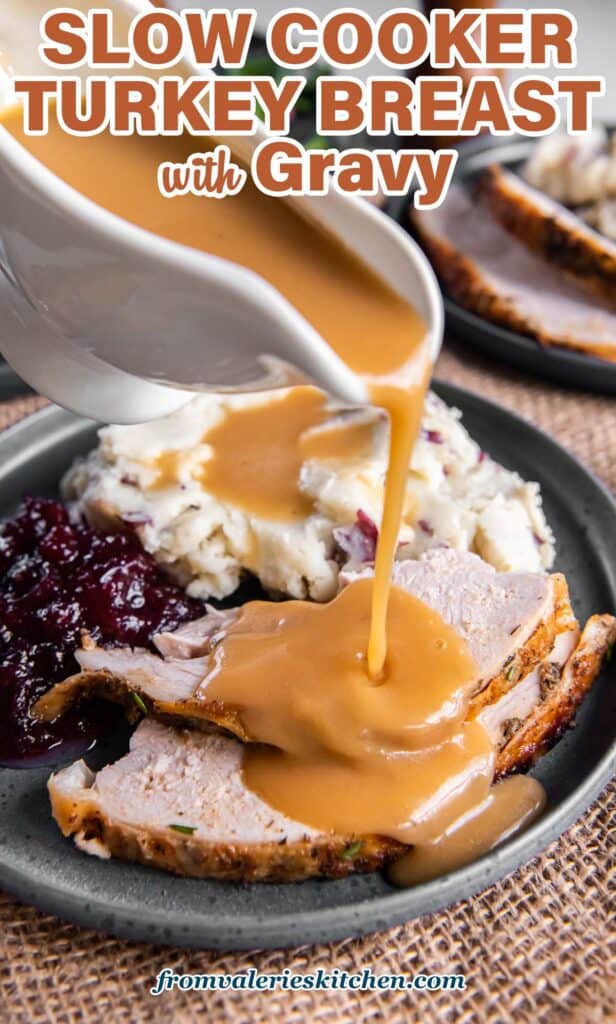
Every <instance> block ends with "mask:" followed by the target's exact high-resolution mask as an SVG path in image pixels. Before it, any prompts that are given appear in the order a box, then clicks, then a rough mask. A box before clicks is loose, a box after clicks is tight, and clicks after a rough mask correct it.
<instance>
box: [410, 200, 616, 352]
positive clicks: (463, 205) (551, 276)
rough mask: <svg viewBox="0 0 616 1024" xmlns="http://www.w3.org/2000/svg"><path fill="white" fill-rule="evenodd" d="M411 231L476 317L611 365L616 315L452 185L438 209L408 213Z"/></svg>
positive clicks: (442, 277)
mask: <svg viewBox="0 0 616 1024" xmlns="http://www.w3.org/2000/svg"><path fill="white" fill-rule="evenodd" d="M410 216H411V224H412V227H413V230H414V232H415V234H416V236H417V238H418V239H419V241H420V243H421V244H422V246H423V248H424V250H425V251H426V253H427V254H428V256H429V257H430V260H431V262H432V265H433V267H434V269H435V270H436V273H437V274H438V276H439V278H440V280H441V281H442V283H443V286H444V287H445V289H446V291H447V292H448V293H449V294H450V295H451V296H452V298H454V299H455V300H456V301H457V302H459V303H460V305H462V306H464V307H465V308H466V309H469V310H471V311H472V312H473V313H477V314H478V316H481V317H484V318H485V319H487V320H491V321H493V322H494V323H497V324H502V325H503V326H504V327H509V328H511V329H512V330H514V331H520V332H521V333H522V334H527V335H530V336H531V337H533V338H536V340H537V341H538V342H539V343H540V344H542V345H548V346H549V345H555V346H559V347H564V348H570V349H574V350H576V351H580V352H586V353H588V354H590V355H594V356H597V357H599V358H602V359H606V360H608V361H610V362H616V311H615V308H614V306H613V305H612V304H611V303H610V302H608V301H607V300H606V299H604V298H601V297H593V296H590V295H589V294H588V292H587V291H586V290H585V289H584V288H582V287H580V286H579V285H578V284H577V283H576V282H575V281H572V280H571V279H570V278H568V277H567V275H566V274H564V273H563V272H562V271H560V270H559V269H558V268H556V267H554V266H551V265H550V264H549V263H547V262H546V261H545V260H542V259H541V258H540V257H539V256H538V255H537V254H536V253H534V252H532V251H531V250H530V249H528V248H527V247H526V246H525V245H523V244H522V243H521V242H519V241H518V240H517V239H516V238H514V237H513V236H512V235H511V234H509V232H508V231H506V230H505V228H503V227H502V226H501V225H500V224H499V223H498V222H497V221H496V220H495V219H494V218H493V217H492V216H491V213H490V210H489V208H488V206H487V204H486V201H485V200H482V199H480V200H479V201H478V202H474V201H473V199H472V197H471V196H470V195H469V194H468V193H467V192H466V191H465V189H463V188H462V187H461V186H459V185H453V186H452V187H451V189H450V191H449V194H448V196H447V198H446V199H445V201H444V203H442V205H441V206H440V207H439V208H438V209H435V210H423V211H412V212H411V215H410Z"/></svg>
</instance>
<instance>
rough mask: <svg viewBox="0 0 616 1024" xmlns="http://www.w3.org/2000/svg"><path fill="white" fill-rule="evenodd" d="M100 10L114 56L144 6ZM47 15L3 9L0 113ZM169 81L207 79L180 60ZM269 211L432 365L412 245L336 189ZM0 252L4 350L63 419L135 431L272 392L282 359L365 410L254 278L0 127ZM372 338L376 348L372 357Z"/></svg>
mask: <svg viewBox="0 0 616 1024" xmlns="http://www.w3.org/2000/svg"><path fill="white" fill-rule="evenodd" d="M71 6H72V7H76V8H81V9H82V10H84V11H87V10H88V9H89V8H90V7H91V6H92V4H90V3H88V2H86V0H71ZM105 6H108V7H110V8H111V9H112V10H113V11H114V16H115V17H116V23H117V24H118V35H117V38H116V40H115V41H116V42H117V43H121V42H123V41H124V42H125V39H126V37H125V32H126V30H127V27H128V24H129V22H130V20H131V18H132V17H133V16H134V15H135V13H137V12H139V11H142V10H148V9H151V8H150V4H149V0H109V2H107V3H106V4H105ZM47 10H49V4H48V3H47V2H46V0H45V2H43V0H2V9H1V10H0V65H4V68H5V70H4V71H3V72H0V76H1V77H0V106H6V105H8V104H9V103H10V102H11V101H12V97H11V85H10V74H11V73H17V74H29V73H30V74H37V73H43V74H49V68H46V67H45V66H44V65H43V64H42V63H41V62H40V59H39V57H38V53H37V47H38V42H39V21H40V18H41V17H42V15H43V14H45V13H46V12H47ZM7 68H8V72H7V70H6V69H7ZM172 70H173V71H174V73H183V74H186V75H191V74H201V75H203V74H208V72H205V71H204V69H203V68H201V67H199V66H198V65H195V64H191V63H190V62H189V61H188V60H185V61H183V62H182V64H180V65H178V67H177V68H174V69H172ZM86 73H87V69H86ZM123 73H125V72H123ZM135 73H137V74H138V73H140V69H139V68H137V69H136V70H135ZM164 73H166V74H169V69H165V72H164ZM71 74H75V72H74V71H71ZM147 74H148V75H149V76H152V75H155V74H156V72H155V71H153V70H151V69H148V71H147ZM263 138H264V134H263V133H259V134H258V135H256V136H254V137H250V138H247V137H242V138H240V139H238V140H237V144H236V140H234V142H233V149H234V150H235V151H236V152H237V153H238V155H239V156H240V157H243V158H246V157H248V158H249V157H250V154H251V152H252V151H253V149H254V147H255V146H256V145H257V144H258V143H259V142H260V141H261V140H262V139H263ZM198 149H199V140H198V138H196V139H195V150H198ZM101 173H104V168H102V169H101ZM280 201H281V202H294V203H295V204H296V205H297V206H298V207H300V208H302V209H303V210H304V211H305V213H306V214H307V215H309V217H311V218H312V219H313V220H316V221H318V222H320V223H323V224H325V225H326V226H327V228H328V230H329V231H330V232H332V233H333V234H334V235H336V236H337V237H338V238H339V239H340V240H341V241H343V242H344V244H345V245H346V246H347V247H348V248H350V249H352V250H354V251H356V252H357V253H359V254H360V255H361V256H362V258H363V259H364V260H365V261H366V262H368V263H369V264H370V265H371V266H373V267H374V269H375V270H377V271H378V273H379V274H381V276H383V277H385V278H386V280H387V281H388V282H389V283H390V285H391V286H392V287H393V288H394V289H395V290H396V291H398V292H399V293H400V294H401V295H403V296H405V297H406V298H407V299H408V300H409V301H410V302H411V303H412V304H413V305H414V306H415V308H416V309H417V310H418V312H419V313H420V314H421V316H422V317H423V318H424V320H425V322H426V323H427V325H428V331H429V343H430V346H431V351H432V354H433V358H436V356H437V354H438V350H439V347H440V344H441V338H442V331H443V306H442V299H441V295H440V291H439V288H438V285H437V282H436V280H435V277H434V274H433V272H432V270H431V268H430V265H429V263H428V261H427V260H426V258H425V256H424V255H423V253H422V252H421V250H420V249H419V247H418V246H417V245H416V244H415V243H414V242H413V241H412V239H410V238H409V237H408V236H407V235H406V234H405V232H404V231H402V229H401V228H399V227H398V226H397V225H395V224H394V223H393V222H392V221H391V220H390V219H389V218H387V217H386V216H385V215H384V214H382V213H381V212H380V211H378V210H377V209H375V208H374V207H373V206H371V205H370V204H369V203H368V202H366V201H365V200H362V199H357V198H353V197H351V196H343V195H341V194H339V193H337V192H335V191H332V192H331V194H330V195H328V196H325V197H315V198H304V199H294V200H289V199H286V200H282V199H281V200H280ZM0 242H1V248H0V267H1V269H2V270H3V272H4V275H5V278H6V282H5V285H4V287H3V289H2V290H1V291H0V301H2V302H3V304H4V309H3V310H2V313H3V315H2V316H1V317H0V325H1V326H0V351H1V352H2V353H3V355H4V356H5V358H6V359H7V361H8V362H9V363H10V364H11V365H12V366H13V368H14V369H15V370H16V371H17V372H18V373H19V374H20V375H21V376H22V377H23V378H24V379H25V380H26V381H27V383H29V384H30V385H31V386H32V387H34V388H35V389H36V390H38V391H40V392H42V393H43V394H44V395H46V396H47V397H49V398H51V399H53V400H54V401H56V402H58V403H59V404H61V405H64V406H66V407H67V408H69V409H72V410H74V411H75V412H79V413H81V414H83V415H86V416H90V417H92V418H96V419H103V420H106V421H107V422H110V421H113V422H123V423H130V422H138V421H143V420H147V419H151V418H154V417H157V416H161V415H164V414H165V413H168V412H171V411H172V410H173V409H176V408H179V407H180V406H181V405H183V404H185V403H186V402H187V401H189V400H190V398H191V397H192V394H193V393H194V391H195V390H196V389H199V390H201V389H210V390H219V391H220V390H225V391H243V390H256V389H261V388H266V387H275V386H280V385H281V384H282V383H284V377H283V375H282V374H281V367H280V362H282V363H285V364H291V365H292V366H294V367H296V368H297V369H298V370H299V371H300V372H301V373H302V374H305V375H307V376H308V377H310V378H311V379H312V380H314V381H315V382H316V383H317V384H319V385H320V386H321V387H323V388H325V389H326V390H328V391H329V392H331V393H333V394H335V395H336V396H338V397H339V398H341V399H342V400H344V401H346V402H350V403H363V402H365V401H367V392H366V387H365V384H364V383H363V382H362V381H360V380H359V379H358V378H357V377H356V376H355V375H354V374H353V373H352V372H351V371H350V370H349V369H348V367H346V366H345V364H344V363H343V362H342V360H341V359H340V358H339V357H338V356H337V355H336V354H335V353H334V352H333V351H332V349H331V348H330V347H329V346H328V345H327V344H326V342H325V341H324V340H323V338H322V337H321V336H320V335H319V334H318V333H317V332H316V331H315V329H314V328H313V327H311V325H310V324H309V323H308V322H307V321H306V320H305V319H304V317H302V316H301V315H300V314H299V313H298V312H297V311H296V310H295V309H294V307H293V306H292V305H291V304H290V303H289V302H288V301H287V300H286V299H285V298H284V297H283V296H282V295H281V294H280V293H279V292H278V291H277V290H276V289H275V288H273V287H272V285H270V284H269V283H267V282H266V281H265V280H263V279H262V278H261V277H260V276H258V275H257V274H254V273H253V272H251V271H249V270H246V269H244V268H243V267H241V266H239V265H238V264H235V263H232V262H230V261H227V260H222V259H219V258H218V257H215V256H210V255H207V254H205V253H203V252H200V251H197V250H194V249H191V248H188V247H186V246H183V245H179V244H176V243H174V242H170V241H167V240H165V239H162V238H160V237H158V236H157V235H155V234H153V233H151V232H149V231H146V230H143V229H141V228H139V227H136V226H134V225H132V224H129V223H128V222H127V221H124V220H122V219H121V218H119V217H116V216H115V215H113V214H111V213H109V212H107V211H106V210H104V209H103V208H102V207H99V206H97V205H96V203H94V202H92V201H91V200H89V199H86V198H85V197H84V196H82V195H81V194H80V193H78V192H77V191H76V190H75V189H73V188H71V187H70V186H68V185H66V184H65V183H64V182H62V181H61V180H60V179H59V178H57V177H56V175H54V174H52V173H51V172H50V171H48V170H47V169H46V168H45V167H44V166H43V165H42V164H40V163H39V162H38V161H37V160H36V159H34V158H33V157H32V156H31V155H30V154H29V153H27V152H26V151H25V150H24V149H23V147H21V146H20V145H19V144H18V143H17V142H16V141H15V140H14V139H13V138H12V137H11V136H10V134H9V133H8V132H7V131H6V130H5V129H3V128H1V127H0ZM383 341H384V340H383V339H382V338H375V344H383Z"/></svg>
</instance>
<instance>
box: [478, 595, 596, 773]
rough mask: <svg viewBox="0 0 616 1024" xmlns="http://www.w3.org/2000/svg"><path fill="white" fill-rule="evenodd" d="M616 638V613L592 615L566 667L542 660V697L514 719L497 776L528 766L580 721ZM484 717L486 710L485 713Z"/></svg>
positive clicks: (499, 762)
mask: <svg viewBox="0 0 616 1024" xmlns="http://www.w3.org/2000/svg"><path fill="white" fill-rule="evenodd" d="M614 643H616V619H615V618H614V617H613V616H612V615H593V616H592V617H591V618H590V619H589V620H588V622H587V623H586V625H585V627H584V629H583V631H582V636H581V639H580V641H579V643H578V644H577V645H576V647H575V649H574V651H573V653H572V654H571V655H570V657H569V658H568V659H567V661H566V663H565V666H564V670H563V671H562V672H561V671H560V668H559V666H558V664H555V663H554V662H548V664H547V665H545V666H542V669H541V673H540V678H539V695H540V700H539V702H537V703H536V704H535V706H534V707H533V708H532V709H531V711H530V713H529V714H528V715H526V716H525V717H523V718H518V717H516V716H514V717H513V718H512V719H510V720H509V729H508V733H507V735H506V737H505V743H504V745H503V747H502V748H501V750H500V751H499V755H498V759H497V768H496V775H497V777H499V776H503V775H508V774H510V773H511V772H514V771H526V769H527V768H530V767H531V765H533V764H534V763H535V761H537V759H538V758H539V757H541V756H542V755H543V754H545V752H546V751H547V750H549V748H550V747H551V746H552V745H553V744H554V743H556V741H557V740H558V739H559V737H560V736H562V734H563V732H564V731H565V730H566V729H568V728H570V727H571V726H572V725H574V724H575V714H576V711H577V709H578V708H579V706H580V704H581V703H582V700H583V699H584V697H585V696H586V694H587V693H588V691H589V690H590V688H591V686H592V684H593V683H594V681H595V679H596V678H597V676H598V674H599V672H600V670H601V667H602V665H603V663H604V661H605V659H606V657H608V656H609V655H610V653H611V651H612V649H613V647H614ZM480 720H481V716H480Z"/></svg>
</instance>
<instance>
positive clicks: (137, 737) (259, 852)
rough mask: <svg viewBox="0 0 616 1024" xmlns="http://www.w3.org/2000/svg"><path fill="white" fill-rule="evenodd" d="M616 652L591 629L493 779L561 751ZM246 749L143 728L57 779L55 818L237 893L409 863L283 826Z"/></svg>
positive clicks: (84, 838)
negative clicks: (254, 784)
mask: <svg viewBox="0 0 616 1024" xmlns="http://www.w3.org/2000/svg"><path fill="white" fill-rule="evenodd" d="M563 635H564V632H563ZM615 642H616V619H614V618H613V617H612V616H610V615H597V616H593V617H592V618H591V619H590V620H589V621H588V623H587V625H586V627H585V629H584V631H583V633H582V637H581V639H580V641H579V643H578V644H577V646H576V648H575V650H574V652H573V654H571V655H570V656H569V658H568V659H567V661H566V664H565V667H564V670H562V669H561V672H560V675H559V679H560V682H559V684H558V685H554V683H553V681H552V685H551V686H550V688H549V689H548V694H547V697H545V698H544V699H543V701H542V702H541V703H540V704H539V705H538V706H537V707H535V708H534V709H533V710H531V712H530V714H529V716H528V718H527V720H526V722H524V723H520V726H519V728H518V729H517V731H516V730H514V732H513V735H512V737H511V738H508V739H507V741H506V742H505V745H504V746H503V747H502V748H501V750H500V751H499V753H498V756H497V761H496V772H495V775H496V778H502V777H504V776H506V775H509V774H511V773H512V772H516V771H524V770H526V769H527V768H529V767H530V766H531V764H532V763H534V761H535V760H536V759H537V757H539V756H540V755H541V754H543V753H545V751H546V750H547V749H548V748H549V746H550V745H551V744H552V743H553V742H555V740H556V739H558V737H559V736H560V735H561V733H562V732H563V730H564V729H565V728H567V726H569V725H570V724H571V722H572V720H573V717H574V715H575V712H576V710H577V708H578V707H579V705H580V703H581V701H582V699H583V697H584V696H585V694H586V693H587V692H588V690H589V689H590V686H591V685H592V683H593V681H594V679H595V678H596V676H597V674H598V672H599V670H600V668H601V665H602V663H603V660H604V658H605V656H606V654H607V652H608V651H609V650H610V649H611V647H612V646H613V644H614V643H615ZM242 749H243V748H242V744H241V743H240V742H238V740H237V739H235V738H233V737H230V736H225V735H222V734H220V733H207V732H202V731H200V730H192V729H185V728H183V729H178V728H174V727H170V726H166V725H163V724H162V723H161V722H156V721H154V720H153V719H146V720H144V721H143V722H142V723H141V724H140V725H139V726H138V728H137V729H136V731H135V733H134V734H133V737H132V739H131V750H130V752H129V753H128V754H127V755H126V756H125V757H123V758H121V759H120V760H119V761H117V762H116V763H115V764H112V765H108V766H107V767H106V768H103V769H102V771H100V772H99V773H98V774H97V775H94V773H93V772H91V771H90V769H89V768H88V767H87V765H86V764H85V762H83V761H78V762H77V763H76V764H73V765H71V766H69V767H68V768H64V769H63V770H62V771H60V772H58V773H57V774H56V775H52V777H51V778H50V780H49V783H48V788H49V794H50V798H51V805H52V811H53V815H54V818H55V819H56V821H57V823H58V825H59V827H60V829H61V830H62V832H63V833H64V835H65V836H72V837H73V838H74V840H75V843H76V845H77V846H78V847H79V848H80V849H81V850H83V851H84V852H86V853H89V854H93V855H95V856H99V857H104V858H107V857H112V856H114V857H119V858H121V859H123V860H130V861H138V862H139V863H142V864H147V865H150V866H152V867H158V868H162V869H163V870H165V871H171V872H174V873H175V874H179V875H189V876H191V877H194V878H217V879H222V880H225V881H234V882H294V881H302V880H304V879H307V878H313V877H324V878H344V877H346V876H347V875H350V874H354V873H358V872H369V871H376V870H378V869H379V868H381V867H383V866H384V865H386V864H388V863H391V862H392V861H394V860H397V859H398V858H399V857H400V856H401V855H402V854H403V853H404V852H405V851H406V849H407V847H405V846H403V845H402V844H401V843H398V842H396V841H395V840H393V839H389V838H387V837H385V836H376V835H371V836H356V835H353V836H338V835H334V834H323V833H319V832H316V831H315V830H313V829H311V828H309V827H308V826H305V825H302V824H301V823H299V822H295V821H292V820H291V819H289V818H286V817H285V816H284V815H282V814H280V813H279V812H278V811H275V810H274V809H272V808H270V807H269V806H268V805H267V804H265V803H264V802H263V801H262V800H260V798H259V797H258V796H257V795H256V794H254V793H252V792H251V791H250V790H248V789H247V788H246V787H245V786H244V783H243V780H242V775H241V759H242ZM172 825H173V826H176V827H174V828H172V827H171V826H172ZM177 826H180V829H179V830H178V829H177Z"/></svg>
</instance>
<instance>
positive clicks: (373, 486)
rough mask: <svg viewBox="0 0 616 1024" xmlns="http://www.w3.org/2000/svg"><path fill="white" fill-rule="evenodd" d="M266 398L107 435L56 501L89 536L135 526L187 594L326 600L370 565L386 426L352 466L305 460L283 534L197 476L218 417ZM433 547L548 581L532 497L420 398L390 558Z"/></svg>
mask: <svg viewBox="0 0 616 1024" xmlns="http://www.w3.org/2000/svg"><path fill="white" fill-rule="evenodd" d="M269 400H271V399H270V396H268V395H264V394H261V395H256V396H255V395H252V396H249V397H237V396H234V397H221V396H213V395H200V396H198V397H197V398H195V399H194V400H193V401H192V402H191V403H190V404H189V405H187V406H185V407H184V408H183V409H181V410H180V411H179V412H176V413H174V414H172V415H171V416H167V417H165V418H164V419H160V420H156V421H154V422H151V423H147V424H144V425H142V426H141V425H140V426H129V427H117V426H114V427H106V428H104V429H103V430H101V432H100V443H99V446H98V448H97V449H96V450H95V451H94V452H92V453H91V455H90V456H89V457H87V458H86V459H85V460H82V461H80V462H78V463H77V464H76V465H75V466H74V467H73V468H72V469H71V470H70V471H69V473H68V474H67V476H66V478H65V480H64V485H63V490H64V496H65V497H66V498H68V499H70V500H73V501H75V502H76V508H77V509H78V510H79V511H82V512H83V513H84V514H85V515H86V517H87V518H88V519H89V520H90V522H92V523H94V524H95V525H96V524H100V525H103V524H104V525H105V526H109V525H110V523H114V522H115V523H116V524H117V523H118V521H123V522H124V523H127V524H131V526H132V527H133V528H134V529H135V530H136V531H137V533H138V535H139V537H140V540H141V542H142V544H143V546H144V547H145V548H146V549H147V550H148V551H150V552H151V553H152V554H153V555H154V556H155V557H156V559H157V560H158V561H159V562H160V563H161V565H163V566H164V567H165V568H166V569H167V570H168V571H169V572H170V573H171V575H172V576H173V577H174V578H175V579H176V580H177V581H178V582H179V583H181V584H182V585H184V586H187V588H188V592H189V593H190V594H192V595H194V596H198V597H201V598H209V597H216V598H222V597H226V596H227V595H229V594H231V593H233V591H234V590H235V589H236V588H237V586H238V585H239V583H240V580H241V577H242V575H243V574H244V573H245V572H246V571H249V572H251V573H254V574H255V575H256V576H257V577H258V578H259V579H260V581H261V583H262V584H263V586H264V587H266V588H267V589H268V590H269V591H272V592H275V593H281V594H286V595H290V596H292V597H298V598H304V597H310V598H312V599H314V600H317V601H325V600H328V599H329V598H331V597H332V596H333V594H334V593H335V592H336V589H337V584H338V573H339V569H340V566H341V565H342V564H344V563H345V562H346V563H348V562H349V561H350V562H351V563H362V562H364V563H365V562H367V561H370V560H371V558H372V557H373V554H374V543H375V536H376V528H375V524H377V525H378V522H379V520H380V514H381V506H382V497H383V478H384V471H385V465H386V453H387V423H386V420H385V419H384V418H383V416H382V415H380V414H379V413H378V412H376V411H374V412H373V413H371V414H370V415H371V416H372V419H373V422H374V428H373V444H372V451H371V452H369V453H364V454H363V456H361V457H356V458H354V459H353V460H351V461H350V462H347V461H345V462H342V461H335V460H329V461H318V460H317V459H314V458H313V459H310V460H308V461H305V462H304V463H303V464H302V468H301V472H300V480H299V487H300V489H301V490H302V492H303V493H304V494H305V495H306V496H307V497H308V498H309V499H310V502H311V509H312V510H311V512H310V513H309V514H308V515H306V517H305V518H303V519H301V520H299V521H296V522H292V523H286V522H285V523H283V522H274V521H268V520H266V519H263V518H259V517H257V516H255V515H251V514H249V513H247V512H246V511H243V510H241V509H239V508H237V507H234V506H233V505H231V504H229V503H225V502H222V501H220V500H219V499H217V498H216V497H215V496H214V495H212V494H209V493H208V492H207V491H206V490H205V489H204V486H203V484H202V483H200V482H199V480H198V479H196V476H197V474H196V472H195V470H196V469H197V467H198V466H199V465H201V466H202V465H203V462H204V460H207V458H208V445H207V434H208V431H211V430H212V429H213V428H214V427H215V426H216V425H217V424H219V423H220V422H221V419H222V418H223V417H225V415H227V412H228V410H230V409H231V410H232V409H233V408H237V407H238V406H240V407H241V406H245V405H246V404H249V403H255V402H266V401H269ZM169 452H181V453H182V458H181V467H180V469H179V472H178V477H177V483H174V484H173V485H172V486H166V487H163V488H153V487H152V484H153V482H154V479H155V477H156V471H155V469H153V466H154V465H155V464H156V460H157V459H159V458H160V457H161V455H162V456H164V455H166V454H167V453H169ZM264 486H266V481H264ZM434 545H447V546H451V547H453V548H456V549H457V550H461V551H474V552H476V553H477V554H479V555H480V556H481V557H482V558H484V559H485V560H486V561H488V562H490V563H491V564H492V565H494V566H495V568H497V569H499V570H502V571H506V570H529V571H537V570H541V569H547V568H549V567H550V566H551V565H552V561H553V557H554V548H553V539H552V534H551V531H550V529H549V527H548V525H547V523H546V521H545V517H544V514H543V511H542V507H541V496H540V494H539V487H538V485H537V484H535V483H525V482H524V480H522V479H521V477H519V476H518V474H517V473H513V472H510V471H509V470H506V469H504V468H503V467H502V466H499V465H498V464H497V463H496V462H493V461H492V460H491V459H490V457H489V456H487V455H486V454H485V453H483V452H482V451H480V449H479V447H478V446H477V444H475V442H474V441H473V440H472V439H471V438H470V437H469V435H468V434H467V432H466V430H465V429H464V427H463V426H462V424H461V422H460V414H459V413H458V412H457V411H456V410H453V409H449V408H448V407H447V406H445V405H444V404H443V402H441V401H440V399H438V398H437V397H436V396H435V395H433V394H430V395H429V396H428V398H427V401H426V409H425V415H424V420H423V428H422V432H421V438H420V440H419V441H418V444H417V446H416V449H415V452H414V454H413V458H412V462H411V465H410V467H409V473H408V483H407V503H406V513H405V521H404V523H403V525H402V529H401V533H400V547H399V553H400V555H403V556H404V557H412V556H415V555H418V554H420V553H421V552H422V551H424V550H425V549H426V548H429V547H432V546H434Z"/></svg>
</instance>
